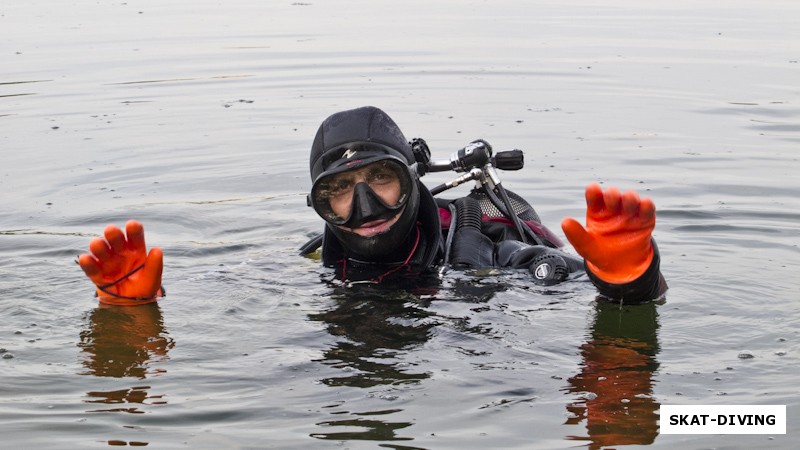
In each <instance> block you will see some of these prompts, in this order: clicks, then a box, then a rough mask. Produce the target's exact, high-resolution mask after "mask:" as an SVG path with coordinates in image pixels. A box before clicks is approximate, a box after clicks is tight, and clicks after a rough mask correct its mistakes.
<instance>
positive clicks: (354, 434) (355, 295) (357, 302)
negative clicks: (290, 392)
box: [309, 279, 505, 449]
mask: <svg viewBox="0 0 800 450" xmlns="http://www.w3.org/2000/svg"><path fill="white" fill-rule="evenodd" d="M439 283H440V282H439V280H438V279H434V280H431V281H430V282H428V281H427V280H426V281H425V282H424V283H419V282H417V283H415V284H416V287H415V288H414V290H413V291H411V292H409V291H407V290H404V289H402V288H399V287H398V286H393V285H391V284H389V283H384V284H381V285H356V286H354V287H352V288H348V289H344V288H336V289H334V291H333V292H332V295H331V298H332V299H333V301H334V305H333V307H332V308H331V309H329V310H328V311H324V312H321V313H318V314H311V315H310V316H309V318H310V319H311V320H313V321H318V322H323V323H325V324H326V325H327V329H328V332H329V333H330V334H331V335H333V336H336V337H337V338H339V339H338V340H337V342H336V343H335V344H334V345H333V346H332V347H331V348H329V349H328V350H327V351H325V352H324V358H323V359H322V360H321V362H322V363H323V364H326V365H330V366H332V367H335V368H338V369H344V373H345V375H343V376H336V377H329V378H325V379H323V380H322V382H323V383H324V384H326V385H328V386H334V387H335V386H348V387H357V388H371V387H375V386H381V385H383V386H393V385H399V384H409V383H419V382H421V381H422V380H425V379H427V378H429V377H430V374H429V373H427V372H419V371H414V365H413V364H411V363H409V362H408V361H407V360H404V359H403V357H402V355H403V354H404V353H406V352H409V351H412V350H413V349H415V348H418V347H420V346H422V345H423V344H424V343H425V342H427V341H428V339H430V338H431V336H432V333H433V329H434V328H435V327H436V326H438V325H439V324H440V323H442V322H443V321H447V320H450V319H448V318H445V317H441V316H438V315H436V314H435V313H433V312H430V311H428V310H426V309H425V308H426V307H427V306H428V305H429V300H425V299H426V298H429V297H430V296H433V295H437V294H439V293H442V290H443V288H442V287H441V285H440V284H439ZM502 289H505V287H504V286H502V285H499V284H494V285H492V284H485V285H480V284H476V283H473V282H456V283H455V284H454V285H453V286H451V287H448V288H447V290H446V292H444V295H446V296H447V297H448V301H459V300H462V299H464V300H466V301H469V302H472V303H477V302H481V303H482V302H486V301H488V300H489V299H491V298H492V296H493V295H494V293H496V292H497V291H499V290H502ZM451 296H455V297H456V298H455V299H453V298H450V297H451ZM455 325H456V326H457V325H458V324H455ZM400 411H402V410H399V409H391V410H381V411H370V412H362V413H351V414H349V415H348V416H347V417H346V418H342V419H338V420H330V421H325V422H321V423H318V424H317V425H319V426H322V427H326V428H327V427H335V429H337V430H341V431H336V432H329V433H313V434H311V436H312V437H315V438H317V439H325V440H337V441H340V440H371V441H407V440H411V439H412V438H408V437H402V436H398V434H397V432H398V430H402V429H405V428H407V427H410V426H411V425H412V423H410V422H402V421H397V422H391V421H386V420H380V419H379V418H378V417H377V416H387V415H391V414H394V413H397V412H400ZM354 416H355V417H354ZM365 416H368V417H365ZM382 446H385V447H389V448H398V449H400V448H403V449H410V448H414V447H406V446H400V445H389V444H383V445H382Z"/></svg>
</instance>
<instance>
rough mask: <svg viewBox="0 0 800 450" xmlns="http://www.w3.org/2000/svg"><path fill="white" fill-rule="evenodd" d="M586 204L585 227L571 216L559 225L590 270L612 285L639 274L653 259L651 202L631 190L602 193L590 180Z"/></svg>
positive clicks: (611, 190) (654, 216)
mask: <svg viewBox="0 0 800 450" xmlns="http://www.w3.org/2000/svg"><path fill="white" fill-rule="evenodd" d="M586 206H587V209H586V229H584V228H583V226H581V224H580V223H578V222H577V221H576V220H575V219H572V218H566V219H564V220H563V221H562V222H561V228H562V229H563V230H564V234H565V235H566V236H567V239H568V240H569V242H570V243H572V246H573V247H575V250H576V251H577V252H578V253H579V254H580V255H581V256H583V258H584V259H585V260H586V266H587V267H588V268H589V270H591V271H592V273H594V274H595V275H597V276H598V277H599V278H600V279H601V280H603V281H605V282H607V283H613V284H623V283H627V282H630V281H633V280H635V279H636V278H638V277H639V276H641V275H642V274H643V273H644V272H645V271H646V270H647V268H648V267H650V263H651V262H652V261H653V244H652V242H651V240H650V235H651V234H652V232H653V228H655V226H656V207H655V205H654V204H653V201H652V200H650V199H649V198H647V197H644V198H641V199H640V198H639V196H638V195H637V194H636V193H635V192H633V191H627V192H625V193H624V194H620V192H619V190H618V189H617V188H615V187H610V188H608V189H607V190H606V191H605V192H603V189H602V188H601V187H600V185H599V184H597V183H592V184H590V185H589V186H587V187H586Z"/></svg>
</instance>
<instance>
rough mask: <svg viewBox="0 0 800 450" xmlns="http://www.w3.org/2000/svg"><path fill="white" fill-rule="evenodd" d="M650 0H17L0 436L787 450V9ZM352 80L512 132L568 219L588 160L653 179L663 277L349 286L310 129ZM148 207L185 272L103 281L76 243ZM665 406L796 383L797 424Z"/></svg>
mask: <svg viewBox="0 0 800 450" xmlns="http://www.w3.org/2000/svg"><path fill="white" fill-rule="evenodd" d="M644 3H645V4H642V2H634V1H625V0H614V1H610V2H604V4H602V5H599V4H597V3H596V2H584V1H578V0H571V1H568V2H566V3H564V2H559V3H557V4H556V3H552V2H542V1H532V2H531V1H524V2H523V1H511V0H508V1H499V2H456V1H442V2H421V1H411V2H402V3H392V4H389V3H386V4H383V3H376V2H367V1H359V0H342V1H329V2H313V1H312V2H288V1H287V2H257V1H246V0H237V1H231V2H210V1H202V0H201V1H199V2H193V3H192V4H191V5H188V4H185V3H184V2H177V1H167V2H163V1H162V2H153V1H129V2H97V1H91V2H89V1H74V2H68V3H64V2H55V1H32V2H24V4H23V3H20V2H16V3H14V4H11V5H4V7H3V8H2V9H0V28H1V29H2V30H3V33H2V35H3V37H2V40H0V52H1V54H2V58H3V61H4V63H3V70H2V72H0V154H1V155H2V166H0V190H2V192H3V194H2V201H1V202H0V255H2V258H1V259H0V317H2V322H1V323H0V348H2V359H1V360H0V376H2V379H3V383H2V386H1V387H0V424H1V425H0V433H2V436H3V442H4V445H6V446H17V447H25V448H97V447H108V446H117V445H147V446H150V447H154V448H376V447H380V448H396V449H401V448H406V449H409V448H428V449H441V448H525V449H528V448H565V447H575V446H589V447H590V448H601V447H610V446H613V447H620V446H625V445H630V446H634V447H635V446H648V447H661V448H675V447H677V446H680V447H682V448H709V447H715V448H720V447H722V448H753V447H757V448H793V447H794V445H793V444H792V442H794V441H795V440H794V439H793V436H794V435H796V434H797V433H798V432H800V421H799V420H798V419H797V417H798V412H800V400H798V398H799V397H798V393H799V392H798V387H797V381H796V380H797V370H796V367H797V365H798V363H800V360H799V359H798V350H800V346H799V345H798V339H800V336H798V329H799V328H798V326H799V325H800V307H799V306H798V303H797V292H798V284H797V267H798V262H800V255H799V253H800V252H799V251H798V247H797V242H798V238H799V237H800V232H799V231H800V230H799V227H798V225H797V224H798V219H800V215H799V214H798V212H797V211H799V210H800V200H798V198H799V197H800V195H799V194H800V186H799V185H798V182H797V181H796V174H797V173H798V169H800V164H799V163H798V156H797V148H798V143H799V142H800V106H798V105H800V92H798V89H797V80H800V64H799V63H798V60H800V31H799V30H800V28H798V27H797V26H796V25H797V23H799V22H800V6H798V5H797V4H796V3H795V2H789V1H775V2H768V3H763V2H762V3H758V4H756V3H753V2H746V1H730V2H724V3H719V2H714V1H709V0H705V1H700V2H697V1H692V2H688V1H686V2H683V1H680V2H670V3H669V4H661V3H658V2H644ZM366 104H371V105H375V106H379V107H381V108H383V109H385V110H386V111H387V112H388V113H389V114H390V115H392V116H393V117H394V118H395V120H396V121H397V122H398V123H399V124H400V126H401V127H402V128H403V129H404V131H405V133H406V134H407V137H409V138H411V137H423V138H425V139H426V140H427V141H428V143H429V144H430V145H431V147H432V149H433V152H434V156H435V157H438V158H445V157H447V156H448V155H449V153H450V152H451V151H453V150H456V149H457V148H459V147H461V146H463V145H464V144H466V143H467V142H469V141H470V140H472V139H475V138H484V139H486V140H488V141H489V142H491V143H492V144H493V145H494V147H495V148H496V149H510V148H521V149H523V150H525V152H526V168H525V169H524V170H522V171H520V172H511V173H503V174H502V176H503V181H504V183H505V185H506V186H507V187H508V188H510V189H512V190H513V191H515V192H517V193H519V194H521V195H522V196H523V197H525V198H527V199H529V200H530V201H531V202H532V203H533V204H534V205H535V206H536V208H537V211H538V213H539V214H540V216H541V217H542V219H543V221H544V222H545V223H546V224H548V225H550V226H551V228H553V229H555V230H557V232H558V234H559V235H560V234H561V233H560V230H558V223H559V222H560V220H561V218H563V217H565V216H574V217H581V216H582V215H583V214H584V204H583V199H582V193H583V188H584V186H585V185H586V184H588V183H589V182H592V181H599V182H601V183H603V184H605V185H616V186H619V187H620V188H622V189H636V190H637V191H639V192H640V193H642V194H644V195H649V196H651V197H652V198H653V199H654V200H655V202H656V204H657V207H658V214H659V215H658V225H657V228H656V232H655V237H656V239H657V241H658V243H659V247H660V249H661V252H662V269H663V271H664V273H665V275H666V276H667V279H668V282H669V284H670V287H671V289H670V291H669V293H668V295H667V297H666V299H665V300H664V301H662V302H659V303H658V304H650V305H644V306H636V307H619V306H618V305H610V304H605V303H597V302H596V301H595V294H596V292H595V290H594V288H593V286H592V285H591V284H590V283H588V282H586V281H585V279H584V280H576V281H573V282H571V283H567V284H564V285H561V286H558V287H556V288H553V289H544V288H540V287H535V286H533V285H531V284H530V283H529V282H528V279H527V276H526V275H525V274H523V273H513V272H505V273H502V272H488V273H477V274H461V273H449V274H447V275H445V276H444V277H443V278H442V279H440V280H432V281H428V282H425V283H422V284H421V285H420V286H417V287H415V288H413V289H408V290H401V289H382V288H376V287H363V286H362V287H357V288H346V287H342V286H339V285H338V284H337V283H335V282H331V276H330V273H328V272H327V271H326V270H324V269H322V268H320V267H319V263H318V262H317V261H315V260H313V259H307V258H301V257H299V256H297V254H296V249H297V248H298V247H299V246H300V245H302V244H303V243H304V242H305V241H306V240H307V239H308V238H309V237H310V236H313V235H314V234H316V233H318V232H320V231H321V228H322V225H321V221H320V219H319V218H318V217H317V216H316V215H315V214H314V213H313V211H312V210H311V209H309V208H307V207H306V206H305V194H306V192H307V191H308V189H309V188H310V182H309V180H308V173H307V171H308V169H307V154H308V149H309V147H310V144H311V140H312V138H313V136H314V133H315V131H316V128H317V127H318V126H319V123H320V122H321V121H322V120H323V119H324V118H325V117H326V116H327V115H328V114H331V113H333V112H336V111H339V110H342V109H346V108H352V107H357V106H362V105H366ZM426 178H429V179H428V180H426V182H427V184H428V185H429V186H434V185H436V184H438V183H440V182H441V181H443V180H445V179H447V177H446V175H443V174H432V175H430V176H429V177H426ZM464 193H466V188H464V189H463V190H462V189H461V188H459V190H458V192H453V193H452V195H460V194H464ZM130 218H136V219H138V220H140V221H142V222H143V223H144V225H145V227H146V229H147V238H148V243H149V244H150V245H158V246H161V247H162V248H163V249H164V251H165V263H166V269H165V275H164V283H165V286H166V287H167V290H168V293H169V294H168V296H167V297H166V298H165V299H163V300H162V301H161V302H159V303H158V304H157V305H151V306H147V307H141V308H101V307H99V306H98V304H97V301H96V300H95V299H94V298H92V288H91V286H90V285H89V284H88V282H87V281H86V280H85V279H84V278H83V275H82V273H81V271H80V270H79V268H78V267H77V266H76V265H75V264H74V263H73V260H74V258H75V256H76V255H77V254H79V253H81V252H83V251H85V248H86V246H87V245H88V242H89V240H90V239H91V237H92V236H95V235H97V234H98V233H100V232H101V230H102V229H103V227H104V226H105V224H107V223H116V224H118V225H122V224H123V223H124V222H125V221H126V220H127V219H130ZM749 356H752V357H749ZM661 404H721V405H731V404H786V405H788V425H787V435H777V436H764V435H754V436H676V435H659V432H658V422H657V420H658V411H659V407H660V405H661Z"/></svg>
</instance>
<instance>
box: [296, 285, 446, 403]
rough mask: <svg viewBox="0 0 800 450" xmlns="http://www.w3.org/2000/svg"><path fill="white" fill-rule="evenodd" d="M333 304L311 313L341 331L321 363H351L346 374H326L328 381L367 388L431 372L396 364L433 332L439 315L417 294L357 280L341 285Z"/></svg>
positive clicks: (344, 366) (415, 378)
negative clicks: (433, 316)
mask: <svg viewBox="0 0 800 450" xmlns="http://www.w3.org/2000/svg"><path fill="white" fill-rule="evenodd" d="M333 298H334V300H335V302H336V305H335V307H334V308H333V309H331V310H328V311H325V312H321V313H319V314H312V315H310V316H309V317H310V319H311V320H314V321H319V322H324V323H326V324H327V327H328V332H329V333H330V334H332V335H333V336H337V337H341V338H342V339H340V340H339V341H338V342H337V343H336V345H335V346H334V347H332V348H330V349H328V350H327V351H325V353H324V359H323V361H322V362H323V364H327V365H331V366H333V367H335V368H339V369H347V370H348V372H346V373H348V375H345V376H342V377H331V378H326V379H324V380H322V382H323V383H325V384H327V385H329V386H351V387H361V388H368V387H372V386H377V385H392V384H398V383H408V382H416V381H419V380H423V379H426V378H428V377H429V376H430V375H429V374H427V373H424V372H422V373H414V372H412V371H409V370H408V367H398V365H397V360H396V359H395V357H396V356H397V355H398V353H400V352H402V351H404V350H408V349H411V348H414V347H417V346H419V345H421V344H423V343H424V342H426V341H427V340H428V339H429V338H430V333H431V329H432V328H433V327H434V326H436V321H435V320H431V319H430V316H431V313H429V312H427V311H425V310H424V309H422V308H420V307H419V302H420V299H419V297H417V296H415V295H413V294H411V293H408V292H405V291H401V290H388V289H383V288H379V287H373V286H358V287H357V288H355V289H350V290H345V289H341V290H337V292H335V293H334V295H333Z"/></svg>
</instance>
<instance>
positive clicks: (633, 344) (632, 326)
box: [566, 301, 660, 449]
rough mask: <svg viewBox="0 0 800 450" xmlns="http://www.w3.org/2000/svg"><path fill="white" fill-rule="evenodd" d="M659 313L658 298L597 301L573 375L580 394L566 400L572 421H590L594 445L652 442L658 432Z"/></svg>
mask: <svg viewBox="0 0 800 450" xmlns="http://www.w3.org/2000/svg"><path fill="white" fill-rule="evenodd" d="M657 329H658V317H657V310H656V305H655V304H653V303H649V304H644V305H633V306H620V305H617V304H612V303H608V302H604V301H597V303H596V316H595V320H594V324H593V327H592V330H591V335H590V339H589V341H588V342H587V343H585V344H583V345H582V346H581V355H582V357H583V368H582V369H581V371H580V373H578V374H577V375H575V376H574V377H572V378H570V379H569V382H570V385H569V386H568V387H567V389H566V390H567V392H569V393H579V394H580V395H581V398H580V400H578V401H576V402H575V403H572V404H571V405H568V406H567V409H568V410H569V411H570V412H571V413H572V414H573V416H572V417H571V418H570V419H568V420H567V422H566V423H567V424H574V425H577V424H579V423H581V422H583V421H586V430H587V433H588V436H568V437H567V439H570V440H584V441H590V443H589V448H593V449H595V448H601V447H605V446H609V445H629V444H640V445H646V444H651V443H653V441H654V440H655V438H656V436H657V435H658V423H657V420H658V415H657V414H656V411H657V410H658V409H659V407H660V405H659V403H658V402H656V401H655V399H654V398H653V373H654V371H655V370H657V369H658V361H657V360H656V355H657V354H658V350H659V349H658V340H657V333H656V332H657Z"/></svg>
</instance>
